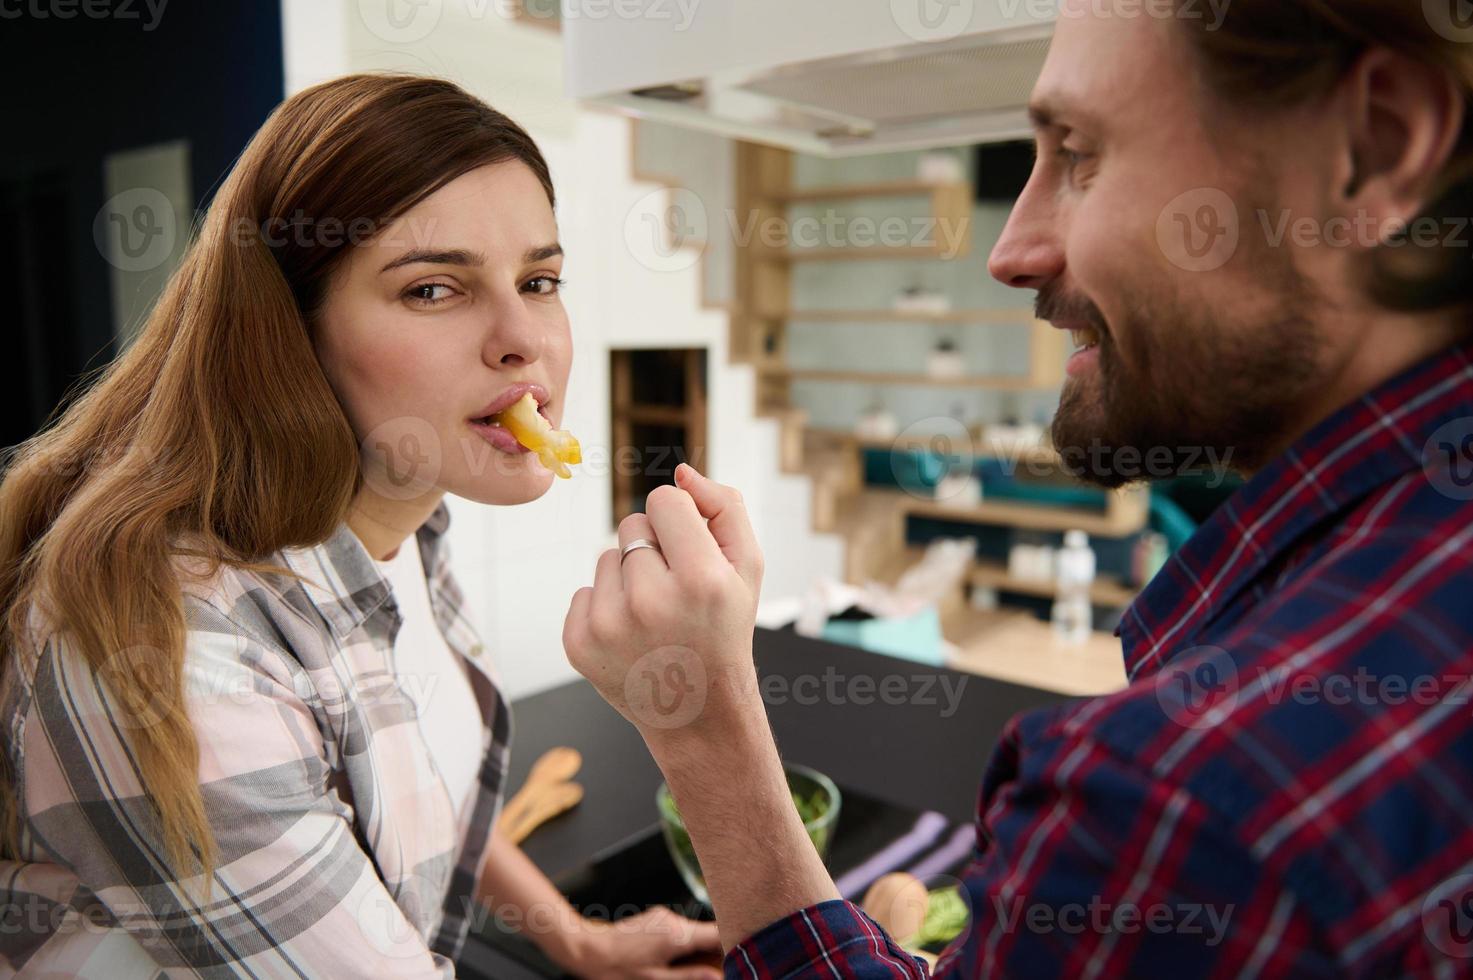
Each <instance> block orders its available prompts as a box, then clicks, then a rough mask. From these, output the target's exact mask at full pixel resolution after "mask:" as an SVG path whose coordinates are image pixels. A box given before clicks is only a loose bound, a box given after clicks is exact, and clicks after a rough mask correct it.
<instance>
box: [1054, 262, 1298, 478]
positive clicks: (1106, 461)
mask: <svg viewBox="0 0 1473 980" xmlns="http://www.w3.org/2000/svg"><path fill="white" fill-rule="evenodd" d="M1276 271H1277V272H1278V273H1279V275H1283V274H1285V273H1288V278H1287V279H1286V280H1285V281H1283V282H1281V283H1279V285H1280V286H1282V287H1284V288H1283V289H1281V290H1279V291H1278V295H1280V296H1282V302H1281V304H1280V305H1279V306H1278V309H1277V313H1276V314H1275V316H1274V317H1273V318H1272V319H1271V320H1268V321H1265V322H1261V323H1255V324H1251V325H1250V324H1245V323H1228V322H1226V321H1224V320H1223V319H1221V318H1219V317H1215V316H1214V315H1213V314H1212V313H1211V311H1209V310H1207V309H1205V308H1202V307H1201V306H1200V305H1199V306H1198V307H1196V308H1193V307H1192V306H1189V305H1188V304H1186V303H1183V302H1180V301H1178V300H1176V299H1175V298H1173V297H1168V296H1163V295H1157V296H1151V297H1144V296H1125V297H1123V299H1124V302H1123V303H1122V304H1121V305H1122V308H1123V309H1125V310H1128V311H1129V313H1128V314H1126V316H1125V317H1124V318H1123V320H1122V322H1120V323H1117V324H1115V325H1114V329H1113V330H1111V329H1109V328H1108V327H1107V325H1106V323H1105V318H1104V316H1103V315H1102V314H1101V312H1100V310H1099V309H1098V308H1097V307H1096V306H1094V304H1092V303H1090V302H1089V301H1088V300H1085V299H1082V298H1074V297H1070V298H1066V297H1064V296H1062V295H1061V294H1060V293H1058V292H1057V290H1054V289H1045V290H1044V291H1041V292H1040V293H1039V296H1038V317H1039V319H1043V320H1062V321H1065V322H1068V321H1073V322H1075V323H1088V324H1090V325H1092V326H1094V327H1095V328H1096V329H1097V330H1098V331H1099V338H1100V340H1099V350H1098V352H1097V353H1098V363H1097V365H1096V369H1095V370H1093V371H1090V372H1089V373H1087V374H1085V375H1083V376H1080V377H1073V378H1070V379H1069V380H1068V381H1067V382H1066V383H1065V385H1064V391H1063V395H1062V397H1061V398H1060V400H1059V410H1058V413H1057V414H1056V415H1055V416H1054V422H1053V429H1052V435H1053V442H1054V446H1055V448H1056V449H1058V451H1059V452H1060V454H1061V455H1062V456H1063V459H1064V464H1065V468H1066V469H1067V470H1068V472H1070V473H1071V474H1072V475H1074V476H1075V477H1077V478H1079V479H1081V480H1084V481H1086V482H1089V483H1093V484H1096V485H1098V486H1102V487H1107V488H1111V489H1114V488H1116V487H1121V486H1125V485H1126V484H1129V483H1137V482H1141V481H1146V480H1156V479H1168V478H1171V477H1177V476H1193V475H1202V474H1206V473H1211V472H1212V471H1213V470H1214V469H1216V470H1224V469H1227V468H1229V467H1230V468H1232V469H1234V470H1238V471H1243V472H1251V471H1253V470H1256V469H1258V468H1260V467H1261V466H1262V465H1263V464H1264V463H1266V462H1267V461H1268V459H1269V457H1271V456H1272V455H1273V454H1274V453H1275V452H1276V451H1277V448H1278V445H1279V441H1280V438H1281V435H1282V434H1283V433H1284V432H1285V430H1286V426H1288V425H1289V424H1291V420H1292V418H1293V415H1294V411H1295V408H1296V406H1300V405H1302V403H1303V402H1304V401H1305V399H1306V398H1307V397H1308V395H1309V394H1310V392H1311V388H1312V385H1313V384H1314V382H1315V381H1316V379H1317V378H1318V377H1319V374H1320V372H1319V368H1318V362H1317V361H1316V358H1315V354H1316V350H1317V347H1318V344H1317V341H1316V336H1317V335H1316V331H1315V328H1314V326H1313V324H1312V322H1311V321H1310V320H1309V319H1308V317H1307V316H1306V315H1305V314H1304V310H1305V308H1306V306H1307V304H1308V299H1309V287H1308V286H1307V284H1305V283H1303V282H1302V281H1301V280H1300V279H1299V277H1298V276H1297V274H1294V273H1293V271H1292V270H1289V269H1284V268H1280V269H1279V270H1276ZM1117 337H1118V338H1119V340H1118V341H1117ZM1224 475H1226V474H1224V473H1221V472H1219V473H1217V474H1216V476H1217V477H1218V478H1219V479H1220V478H1221V477H1222V476H1224Z"/></svg>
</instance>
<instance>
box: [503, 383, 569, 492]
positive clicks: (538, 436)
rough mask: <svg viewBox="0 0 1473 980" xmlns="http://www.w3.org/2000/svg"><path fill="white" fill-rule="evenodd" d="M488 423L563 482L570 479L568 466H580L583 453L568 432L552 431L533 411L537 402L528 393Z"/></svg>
mask: <svg viewBox="0 0 1473 980" xmlns="http://www.w3.org/2000/svg"><path fill="white" fill-rule="evenodd" d="M491 420H492V421H493V422H495V423H497V424H498V425H500V426H501V427H502V428H504V429H506V431H508V432H510V433H511V434H512V436H513V437H514V438H515V439H516V440H517V442H519V443H521V444H522V445H523V446H525V447H527V448H528V449H530V450H531V451H532V452H534V453H536V454H537V458H538V459H539V460H541V462H542V465H543V466H546V467H547V468H548V469H550V470H552V471H553V472H554V473H556V474H557V475H558V476H560V477H562V478H563V479H564V480H566V479H568V478H569V477H571V476H572V475H573V471H572V470H570V469H568V464H569V463H581V462H583V450H582V448H581V447H580V446H579V445H578V440H577V439H575V438H573V434H572V433H571V432H564V431H563V430H561V429H554V428H553V427H552V423H551V422H549V421H547V419H545V418H543V417H542V415H541V414H540V413H539V412H538V411H537V399H536V398H534V397H533V396H532V394H531V393H530V392H529V393H527V394H525V395H523V396H522V397H521V400H520V401H518V402H517V403H516V404H515V405H513V406H512V407H511V408H508V409H506V410H505V411H501V412H497V413H496V414H495V415H494V416H492V418H491Z"/></svg>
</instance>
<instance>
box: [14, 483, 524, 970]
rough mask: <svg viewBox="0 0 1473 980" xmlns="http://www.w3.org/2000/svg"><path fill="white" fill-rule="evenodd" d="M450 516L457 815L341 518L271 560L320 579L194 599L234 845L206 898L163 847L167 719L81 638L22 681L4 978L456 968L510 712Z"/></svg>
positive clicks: (199, 669) (242, 579) (56, 646)
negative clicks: (465, 724) (465, 755)
mask: <svg viewBox="0 0 1473 980" xmlns="http://www.w3.org/2000/svg"><path fill="white" fill-rule="evenodd" d="M448 523H449V513H448V511H447V510H446V508H445V505H444V504H443V503H442V504H441V505H440V507H439V508H438V509H437V510H436V511H435V513H434V514H433V515H432V516H431V518H430V520H429V521H428V522H427V523H426V524H425V526H424V527H423V528H421V529H420V531H419V533H418V535H417V540H418V544H419V548H420V553H421V556H422V558H423V561H424V567H425V573H426V578H427V580H428V583H429V593H430V599H431V606H432V608H433V610H434V614H435V620H436V624H437V626H438V627H439V629H440V631H441V632H442V633H443V634H444V637H445V641H446V643H447V644H448V645H449V647H450V649H451V650H452V651H454V652H455V653H456V654H457V657H458V659H459V660H461V661H462V662H463V663H464V664H465V665H466V673H467V676H468V677H469V680H470V684H471V688H472V691H473V692H474V694H475V697H476V701H477V703H478V705H479V707H480V711H481V717H482V726H481V728H480V729H479V730H477V731H473V732H468V733H467V735H466V741H465V750H466V751H467V752H476V753H478V754H479V756H480V758H481V765H480V776H479V786H478V788H477V790H476V792H474V793H473V794H472V795H471V796H470V797H469V798H468V799H467V801H466V802H465V804H464V807H463V810H462V812H461V814H460V816H459V818H457V817H456V814H455V807H454V806H453V805H452V802H451V800H450V797H449V794H448V793H447V791H446V789H445V785H444V782H443V781H442V779H441V778H440V775H439V772H438V771H437V770H436V768H435V766H434V763H433V761H432V759H431V756H430V753H429V750H428V748H427V746H426V743H425V740H424V737H423V736H422V734H421V731H420V726H419V724H418V722H417V720H416V717H415V709H414V705H413V701H412V700H411V699H410V698H409V697H408V696H406V695H405V693H404V685H405V684H406V683H407V682H412V681H414V680H415V679H416V678H415V676H414V671H415V665H413V664H412V663H406V662H403V660H401V659H396V657H395V653H394V643H393V638H394V636H395V634H396V632H397V630H398V626H399V618H400V617H399V613H398V611H397V608H396V606H395V604H394V600H393V598H392V596H391V594H390V589H389V585H388V583H387V581H385V579H384V578H383V576H382V575H381V574H380V573H379V571H378V569H377V568H376V567H375V564H374V562H373V561H372V559H371V558H370V556H369V555H368V553H367V551H366V550H365V549H364V548H363V546H362V545H361V544H360V543H359V541H358V538H357V536H356V535H354V533H353V532H352V531H351V530H350V529H349V528H348V527H347V526H346V525H344V526H342V527H340V528H339V529H338V530H337V532H336V533H335V534H334V535H333V536H332V537H331V538H330V539H329V540H328V541H326V542H325V543H323V544H321V545H318V546H316V547H312V548H302V549H288V550H286V551H283V552H280V553H278V554H277V555H276V556H273V559H272V561H273V562H275V563H280V564H283V565H285V566H287V567H288V568H290V569H291V570H292V571H293V572H295V573H297V574H298V575H300V576H302V578H303V579H304V580H305V581H304V582H297V581H294V580H292V579H290V578H288V577H286V576H265V575H258V574H254V573H246V572H241V571H239V570H235V569H231V568H228V567H227V568H225V569H223V570H222V571H221V573H220V574H219V576H217V577H216V578H215V579H214V580H213V581H211V582H210V583H209V585H208V587H202V586H193V585H186V586H185V587H184V609H185V616H186V624H187V627H188V631H189V632H188V639H187V650H186V656H185V665H184V693H185V698H186V707H187V710H188V711H189V714H190V718H191V721H192V723H193V725H194V729H195V731H196V733H197V736H198V739H199V750H200V786H201V790H202V792H203V795H204V803H205V808H206V813H207V816H208V819H209V822H210V825H211V827H212V828H213V830H214V834H215V838H216V841H217V842H218V846H219V861H218V865H217V870H216V871H215V875H214V878H213V882H212V884H213V892H212V894H211V895H210V896H209V899H208V901H205V900H203V892H202V889H201V888H199V887H198V886H199V885H200V881H199V880H198V879H197V878H196V879H195V880H194V881H190V882H185V883H184V884H188V885H191V886H192V887H190V888H189V889H188V890H187V891H186V890H185V889H184V888H181V882H180V880H179V875H178V874H177V873H176V871H175V869H174V868H172V867H171V866H170V863H169V862H168V860H167V858H166V857H165V853H164V848H163V837H162V834H161V833H160V830H159V823H158V819H157V817H156V815H155V811H154V810H153V809H152V807H151V805H150V804H149V802H148V799H147V796H146V794H145V791H144V789H143V785H142V780H141V777H140V775H139V770H138V766H137V763H136V757H135V754H134V747H133V744H132V741H131V738H130V726H134V727H136V726H137V725H139V724H146V723H147V722H148V719H147V718H146V717H144V716H142V715H140V714H139V712H137V711H136V710H135V711H133V712H128V711H125V710H124V709H123V708H122V707H121V706H120V705H119V704H118V702H117V701H116V699H115V698H114V697H113V696H112V694H111V693H110V692H109V690H108V689H107V687H106V685H105V684H104V683H102V682H100V681H99V680H98V678H97V676H96V675H95V673H94V671H93V670H92V669H91V667H90V666H89V665H88V664H87V662H86V661H85V659H84V658H83V657H82V656H81V654H80V653H78V652H77V651H76V650H75V649H74V648H72V647H70V646H69V645H68V642H67V639H66V637H65V635H55V634H54V635H53V636H51V637H50V638H49V639H48V640H47V641H46V642H45V644H44V645H43V647H42V652H41V655H40V657H39V659H38V660H37V661H36V662H35V663H32V664H30V665H28V666H26V667H25V668H19V667H17V668H16V669H17V672H18V676H19V678H20V683H19V684H16V685H13V691H12V694H11V697H10V699H9V700H8V701H7V703H6V704H5V705H4V706H3V710H4V714H3V716H0V717H3V722H4V729H3V731H4V733H5V735H6V745H5V751H6V752H7V753H8V755H9V761H10V764H11V767H12V771H13V772H14V773H15V775H16V789H17V798H18V800H19V801H20V806H21V809H22V810H23V815H24V823H23V827H22V835H21V858H22V859H21V860H20V861H6V862H0V975H6V974H9V973H11V972H13V971H18V972H19V973H21V974H22V975H32V974H33V975H36V976H48V975H49V976H54V975H62V974H65V975H71V976H106V977H132V976H139V977H153V976H156V975H158V972H159V970H160V969H162V970H163V971H164V972H165V973H166V974H167V975H169V976H179V975H182V976H193V975H205V976H253V977H320V976H334V977H336V976H362V977H369V976H372V977H389V976H394V977H399V976H416V977H418V976H451V975H453V973H454V964H453V960H454V958H455V956H456V955H457V954H458V953H459V951H460V947H461V945H462V944H463V942H464V940H465V936H466V932H467V929H468V915H469V913H470V911H471V909H472V908H473V904H472V903H473V902H474V891H475V884H476V882H477V881H478V880H479V874H480V869H481V863H482V860H483V858H484V856H485V854H486V850H487V848H488V846H489V843H490V833H491V828H492V825H493V822H494V821H495V818H496V815H497V811H498V808H499V806H500V797H501V793H502V788H503V786H502V784H503V780H504V777H505V773H506V762H507V753H508V746H509V742H510V728H511V719H510V715H509V712H508V710H507V707H506V704H505V701H504V700H503V699H502V696H501V693H500V690H499V688H498V686H497V683H496V680H495V676H494V674H493V672H492V669H491V665H490V664H489V663H488V661H487V657H486V654H485V652H484V651H483V648H482V646H481V644H480V642H479V641H478V639H477V637H476V634H475V631H474V629H473V628H472V626H471V624H470V623H469V622H468V621H467V619H466V617H465V615H464V604H463V597H462V595H461V592H460V589H459V587H458V586H457V585H456V583H455V581H454V579H453V578H452V576H451V573H450V568H449V563H448V554H447V551H446V545H445V540H444V532H445V528H446V527H447V525H448ZM408 544H409V543H408V542H406V546H407V545H408ZM14 661H15V658H12V663H14ZM420 680H423V678H422V677H421V678H420ZM144 714H146V712H145V713H144Z"/></svg>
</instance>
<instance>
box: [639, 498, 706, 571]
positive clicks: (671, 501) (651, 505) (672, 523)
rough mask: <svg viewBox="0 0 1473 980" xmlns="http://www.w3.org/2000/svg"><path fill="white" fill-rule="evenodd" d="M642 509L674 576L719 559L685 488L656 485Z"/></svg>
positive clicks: (704, 524)
mask: <svg viewBox="0 0 1473 980" xmlns="http://www.w3.org/2000/svg"><path fill="white" fill-rule="evenodd" d="M645 510H646V513H648V514H649V519H650V525H651V526H652V527H653V528H654V529H655V534H656V535H657V536H658V537H659V541H660V549H661V550H662V551H664V552H665V561H666V562H667V563H668V564H669V565H670V570H671V571H672V572H674V573H675V574H676V575H683V574H687V573H689V572H692V571H694V570H695V569H698V568H700V567H702V566H704V565H707V564H709V563H711V562H713V561H717V560H719V559H720V558H721V552H720V549H719V548H718V547H717V546H716V542H715V541H714V540H713V539H712V537H711V532H710V530H708V529H707V527H706V522H705V521H704V520H702V519H701V513H700V511H699V510H698V509H697V508H696V505H695V502H694V501H693V500H691V496H690V494H688V493H686V492H685V491H684V490H682V489H680V488H679V487H671V486H663V487H656V488H655V489H654V490H652V491H651V492H650V495H649V500H648V503H647V504H646V505H645ZM630 557H631V558H633V557H634V556H633V555H630Z"/></svg>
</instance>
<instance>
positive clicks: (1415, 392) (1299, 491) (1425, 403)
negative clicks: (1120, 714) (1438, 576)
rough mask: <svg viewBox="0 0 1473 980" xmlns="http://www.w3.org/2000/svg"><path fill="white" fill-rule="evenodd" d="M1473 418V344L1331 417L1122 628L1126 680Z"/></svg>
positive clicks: (1255, 484)
mask: <svg viewBox="0 0 1473 980" xmlns="http://www.w3.org/2000/svg"><path fill="white" fill-rule="evenodd" d="M1470 415H1473V342H1466V343H1462V344H1458V345H1455V346H1453V347H1450V348H1448V349H1446V350H1443V351H1441V352H1439V353H1438V354H1436V355H1434V356H1432V357H1430V358H1428V359H1427V360H1425V361H1423V362H1421V363H1420V364H1418V365H1416V366H1415V367H1412V368H1410V369H1408V370H1406V371H1404V372H1402V373H1401V374H1399V375H1398V376H1396V377H1395V378H1393V379H1391V380H1390V381H1387V382H1386V383H1385V384H1382V385H1381V386H1379V387H1378V388H1376V389H1374V390H1373V391H1371V392H1370V393H1368V394H1366V395H1364V396H1362V397H1360V398H1358V399H1356V400H1355V401H1353V402H1350V403H1349V404H1347V405H1345V406H1344V407H1343V408H1341V409H1339V410H1338V411H1336V412H1335V413H1333V414H1332V415H1330V416H1329V417H1328V418H1326V419H1324V420H1323V421H1322V422H1320V423H1319V424H1318V425H1316V426H1315V427H1314V428H1313V429H1311V430H1310V431H1309V432H1308V433H1306V434H1305V435H1304V436H1303V437H1302V438H1300V439H1299V440H1298V441H1296V442H1295V443H1294V445H1293V446H1292V447H1291V448H1290V449H1289V450H1288V451H1287V452H1285V453H1283V454H1282V455H1281V456H1279V457H1278V458H1277V459H1275V460H1274V461H1273V462H1272V463H1270V464H1269V465H1268V466H1267V467H1266V468H1264V469H1263V470H1262V471H1260V472H1259V473H1258V474H1256V475H1255V476H1254V477H1253V478H1252V479H1251V480H1249V481H1248V482H1247V483H1246V484H1244V485H1243V486H1242V487H1241V488H1240V489H1239V490H1238V492H1237V493H1235V494H1234V495H1233V496H1232V497H1231V498H1230V499H1229V500H1228V501H1227V502H1225V503H1224V504H1223V505H1222V506H1221V507H1219V508H1218V509H1217V510H1216V511H1215V512H1214V513H1213V514H1212V516H1211V517H1209V518H1208V519H1207V521H1206V522H1205V523H1203V525H1202V526H1201V527H1200V528H1198V529H1197V531H1196V533H1195V534H1193V535H1192V537H1191V538H1190V539H1189V540H1188V541H1187V543H1186V544H1185V545H1183V546H1182V548H1181V549H1180V550H1179V551H1178V552H1177V553H1176V554H1175V555H1173V556H1172V558H1171V559H1170V560H1169V561H1168V562H1167V563H1166V565H1165V566H1164V567H1163V568H1162V569H1161V571H1160V572H1159V573H1158V574H1157V575H1156V577H1155V578H1153V579H1152V580H1151V582H1150V584H1149V585H1148V586H1147V587H1146V588H1145V590H1144V591H1142V593H1141V594H1140V596H1139V597H1138V598H1137V599H1136V601H1135V602H1134V603H1133V604H1132V605H1131V607H1130V609H1129V610H1127V612H1126V614H1125V617H1124V618H1123V619H1122V620H1121V623H1120V626H1119V627H1117V629H1116V633H1117V635H1119V636H1120V638H1121V640H1122V643H1123V646H1124V651H1125V667H1126V672H1127V673H1128V674H1129V675H1130V678H1131V680H1135V679H1136V678H1137V676H1138V675H1139V674H1140V673H1141V672H1142V671H1147V670H1150V671H1155V670H1159V669H1160V668H1161V666H1163V665H1164V664H1165V663H1167V662H1169V661H1170V660H1171V659H1172V657H1174V656H1175V655H1176V654H1178V653H1180V652H1181V651H1183V650H1185V649H1188V648H1190V646H1191V645H1192V643H1193V637H1194V636H1196V635H1198V634H1199V633H1200V631H1201V629H1202V628H1203V627H1204V626H1205V625H1206V624H1207V623H1208V622H1210V621H1211V620H1212V619H1213V618H1214V616H1215V615H1216V614H1217V613H1218V612H1219V611H1221V610H1222V609H1224V608H1226V607H1227V605H1228V604H1229V603H1231V602H1232V601H1233V599H1234V598H1236V597H1237V596H1238V594H1239V593H1241V592H1242V590H1243V589H1244V588H1246V587H1248V586H1249V585H1250V584H1251V583H1252V582H1253V580H1254V579H1255V577H1256V576H1257V575H1258V574H1259V573H1260V572H1262V571H1263V570H1264V569H1265V568H1266V567H1268V566H1269V565H1270V564H1271V563H1273V562H1274V561H1275V560H1276V559H1278V558H1280V557H1281V556H1283V555H1284V554H1285V552H1286V551H1288V550H1289V549H1290V548H1291V547H1293V545H1294V544H1295V543H1296V542H1297V541H1298V540H1299V539H1300V538H1301V537H1302V536H1303V535H1304V534H1305V533H1306V532H1307V531H1309V530H1310V529H1311V528H1313V527H1315V526H1316V525H1317V524H1319V523H1320V522H1322V521H1324V520H1326V519H1327V518H1329V517H1331V516H1333V515H1335V514H1337V513H1340V512H1342V511H1344V510H1345V509H1347V508H1348V507H1350V506H1351V505H1352V504H1354V503H1355V502H1356V501H1358V500H1361V499H1363V498H1364V497H1365V496H1367V495H1368V494H1369V493H1371V492H1372V491H1373V490H1375V489H1376V488H1377V487H1379V486H1382V485H1384V484H1386V483H1388V482H1390V481H1392V480H1394V479H1396V478H1397V477H1399V476H1402V475H1404V474H1406V473H1408V472H1411V471H1413V470H1420V469H1423V468H1424V467H1426V466H1427V465H1428V463H1429V456H1428V452H1429V450H1431V449H1432V448H1433V447H1432V446H1431V444H1430V440H1431V438H1432V436H1433V435H1434V434H1435V433H1436V432H1437V430H1438V429H1439V428H1441V427H1443V426H1445V425H1447V424H1448V423H1450V422H1455V421H1457V420H1460V419H1466V418H1467V417H1469V416H1470Z"/></svg>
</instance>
